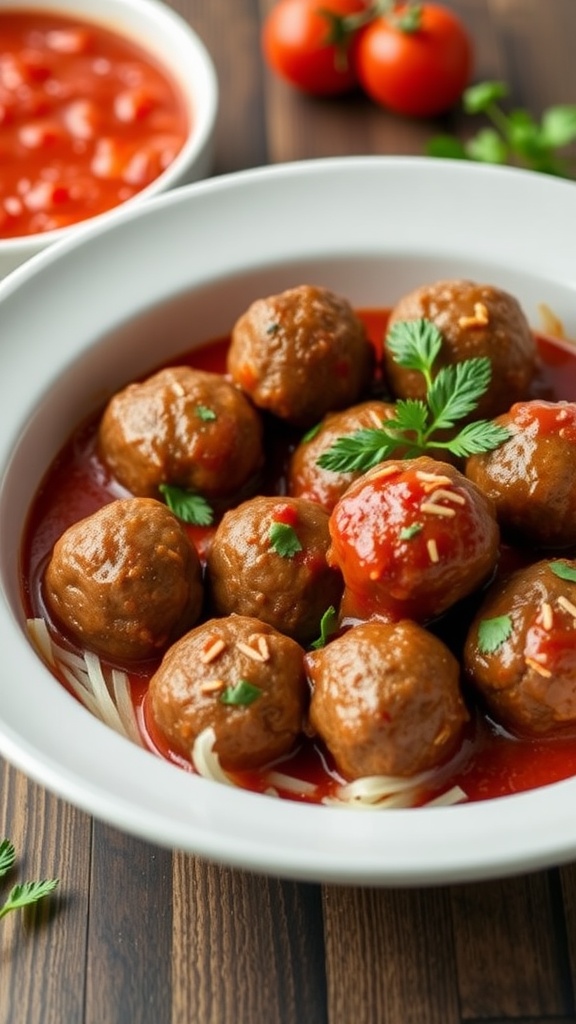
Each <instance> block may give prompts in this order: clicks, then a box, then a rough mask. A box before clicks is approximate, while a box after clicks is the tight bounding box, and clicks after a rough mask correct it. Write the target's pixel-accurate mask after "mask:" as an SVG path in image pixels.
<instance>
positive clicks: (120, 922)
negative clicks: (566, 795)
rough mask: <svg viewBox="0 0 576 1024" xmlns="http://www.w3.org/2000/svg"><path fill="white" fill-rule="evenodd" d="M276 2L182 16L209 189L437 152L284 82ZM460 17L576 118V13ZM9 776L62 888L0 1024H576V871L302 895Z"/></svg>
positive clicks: (490, 74)
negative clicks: (209, 65)
mask: <svg viewBox="0 0 576 1024" xmlns="http://www.w3.org/2000/svg"><path fill="white" fill-rule="evenodd" d="M271 2H272V0H261V2H260V4H259V3H258V0H172V4H173V6H174V8H176V9H178V10H179V11H180V12H181V14H183V15H184V17H186V18H187V19H189V21H190V23H191V24H192V25H193V26H194V27H195V28H196V29H197V30H198V32H199V33H200V34H201V36H202V37H203V39H204V40H205V42H206V44H207V46H208V47H209V49H210V50H211V52H212V54H213V56H214V60H215V62H216V65H217V70H218V73H219V78H220V86H221V113H220V120H219V125H218V135H217V144H216V161H215V168H214V170H215V173H217V174H221V173H223V172H228V171H235V170H238V169H240V168H245V167H251V166H255V165H258V164H264V163H266V162H278V161H284V160H294V159H299V158H309V157H318V156H329V155H337V154H351V153H401V154H408V153H416V154H418V153H422V152H423V149H424V146H425V144H426V140H427V139H428V138H429V137H431V135H433V134H435V133H436V132H437V131H438V129H439V127H443V126H442V125H440V124H439V123H429V122H419V121H408V120H403V119H400V118H395V117H393V116H389V115H387V114H386V113H384V111H383V110H381V109H377V108H376V107H374V106H372V105H371V104H370V103H369V102H368V101H366V100H364V99H363V98H361V97H358V96H354V97H352V98H348V99H343V100H340V101H337V102H321V101H317V100H312V99H307V98H304V97H303V96H300V95H297V94H296V93H294V92H292V91H291V90H290V89H289V88H288V87H286V86H285V85H284V84H283V83H281V82H279V81H278V80H273V79H272V78H271V77H270V76H269V74H268V73H267V72H266V70H265V68H264V67H263V64H262V60H261V56H260V50H259V28H260V23H261V19H262V17H263V16H264V14H265V13H266V11H267V9H269V7H270V5H271ZM452 7H453V8H455V9H456V10H458V11H459V12H460V13H461V15H462V16H463V17H464V19H465V20H466V22H467V24H468V25H469V28H470V30H471V31H472V33H473V35H474V37H475V40H476V53H477V68H476V78H477V80H486V79H502V80H504V81H506V82H508V83H509V84H510V86H511V89H512V96H513V101H514V103H515V104H516V105H518V106H525V107H527V108H528V109H530V110H532V112H533V113H535V114H536V113H539V112H540V111H541V110H542V109H543V108H544V107H546V106H549V105H551V104H554V103H567V102H576V60H575V57H574V42H575V40H576V3H575V0H547V2H544V0H452ZM449 127H450V129H451V130H454V131H456V132H459V133H460V134H463V133H464V132H465V131H466V130H469V125H468V124H467V123H466V122H465V120H459V118H458V117H456V116H455V117H454V118H452V119H451V120H450V121H449ZM566 230H570V227H569V225H566ZM55 727H57V726H56V723H55ZM0 771H1V776H0V838H2V837H3V836H9V837H10V838H11V839H12V841H13V842H14V844H15V845H16V847H17V850H18V851H19V853H20V855H21V856H20V860H19V863H18V867H17V871H16V872H15V876H16V877H15V878H14V881H15V880H17V878H21V879H23V878H25V877H27V878H31V877H44V876H57V877H59V878H60V879H61V882H60V887H59V890H58V894H57V895H56V896H55V897H52V898H50V900H48V901H45V902H44V903H43V904H41V905H39V906H38V908H37V909H38V913H37V914H35V915H33V916H32V918H26V917H25V916H22V915H16V914H13V915H9V916H8V917H7V918H5V919H4V920H3V921H0V1024H40V1022H43V1024H80V1022H86V1024H278V1022H282V1024H328V1022H329V1024H380V1022H383V1024H460V1022H466V1024H472V1022H480V1021H490V1022H491V1024H496V1022H500V1024H501V1022H504V1021H510V1020H512V1021H514V1022H516V1024H528V1022H535V1021H538V1022H543V1021H547V1022H550V1024H552V1022H554V1024H567V1022H568V1021H576V1005H575V985H576V866H567V867H562V868H560V869H553V870H550V871H546V872H540V873H537V874H532V875H530V876H521V877H517V878H513V879H507V880H506V881H503V882H498V881H496V882H490V883H487V882H483V883H480V884H475V885H473V884H467V885H462V886H454V887H443V888H436V889H428V890H401V891H393V890H385V889H383V890H376V889H355V888H347V887H338V886H335V885H331V886H320V885H316V884H297V883H294V882H291V881H283V880H278V879H275V878H264V877H259V876H253V875H251V874H249V873H242V872H239V871H232V870H228V869H227V868H225V867H219V866H214V865H211V864H208V863H205V862H203V861H202V860H199V859H197V858H195V857H193V856H189V855H185V854H182V853H179V852H174V853H172V852H169V851H167V850H163V849H159V848H156V847H154V846H151V845H149V844H148V843H146V842H141V841H139V840H137V839H134V838H132V837H130V836H127V835H123V834H121V833H120V832H118V831H115V830H114V829H112V828H110V827H108V826H107V825H105V824H102V823H101V822H99V821H94V820H92V819H91V818H90V817H88V816H87V815H86V814H84V813H81V812H79V811H77V810H75V809H73V808H71V807H69V806H67V805H66V804H64V803H63V802H62V801H60V800H58V799H56V798H55V797H53V796H52V795H50V794H48V793H47V792H45V791H44V790H43V789H42V788H40V787H39V786H37V785H33V784H32V783H30V782H28V781H27V780H26V778H24V776H23V775H22V774H20V773H19V772H17V771H15V770H14V769H12V768H10V767H9V766H7V765H0ZM568 813H571V811H570V809H569V808H567V814H568ZM534 828H538V822H534ZM486 842H487V843H489V842H490V836H486Z"/></svg>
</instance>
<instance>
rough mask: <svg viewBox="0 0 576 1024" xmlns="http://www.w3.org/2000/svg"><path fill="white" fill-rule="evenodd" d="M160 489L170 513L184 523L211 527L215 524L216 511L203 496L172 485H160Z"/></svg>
mask: <svg viewBox="0 0 576 1024" xmlns="http://www.w3.org/2000/svg"><path fill="white" fill-rule="evenodd" d="M158 489H159V491H160V493H161V494H163V495H164V499H165V501H166V504H167V505H168V508H169V509H170V511H171V512H173V513H174V515H175V516H178V519H181V520H182V522H184V523H190V524H191V525H192V526H210V524H211V523H212V522H213V520H214V511H213V509H212V508H211V506H210V505H209V504H208V502H207V501H206V498H203V497H202V495H201V494H194V492H193V491H186V490H184V489H183V488H182V487H174V486H172V485H171V484H160V487H159V488H158Z"/></svg>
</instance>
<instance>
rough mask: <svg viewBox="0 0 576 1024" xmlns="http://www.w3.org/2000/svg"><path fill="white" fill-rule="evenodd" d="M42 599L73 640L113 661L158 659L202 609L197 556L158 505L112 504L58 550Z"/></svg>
mask: <svg viewBox="0 0 576 1024" xmlns="http://www.w3.org/2000/svg"><path fill="white" fill-rule="evenodd" d="M43 592H44V600H45V603H46V607H47V609H48V611H49V613H50V614H51V615H52V616H54V618H55V619H56V620H58V622H60V623H61V624H62V626H63V628H64V629H65V630H66V631H67V632H68V633H69V634H70V636H71V637H73V639H74V640H76V641H77V642H78V643H79V644H80V645H81V646H82V647H86V648H88V649H91V650H94V651H96V652H97V653H98V654H100V655H102V656H104V657H106V658H109V659H111V660H112V661H115V660H119V661H127V660H128V661H133V660H139V659H144V658H151V657H153V656H157V655H158V654H161V653H162V652H163V650H164V649H165V648H166V647H167V646H168V644H169V643H171V642H172V641H173V640H175V639H176V638H177V637H179V636H181V635H182V633H184V632H185V631H186V630H187V629H190V627H191V626H192V625H194V623H195V622H196V621H197V619H198V617H199V615H200V612H201V609H202V602H203V587H202V573H201V567H200V560H199V558H198V555H197V553H196V549H195V548H194V547H193V545H192V544H191V542H190V541H189V539H188V537H187V535H186V532H185V530H184V528H183V527H182V525H181V524H180V523H179V521H178V520H177V519H176V517H175V516H174V515H173V514H172V512H170V510H169V509H168V508H166V506H165V505H163V504H162V503H161V502H159V501H156V500H154V499H153V498H125V499H119V500H117V501H112V502H111V503H110V504H108V505H104V507H103V508H101V509H99V510H98V511H97V512H94V513H93V514H92V515H90V516H88V517H87V518H85V519H82V520H80V521H79V522H77V523H74V524H73V525H72V526H70V527H69V528H68V529H67V530H66V531H65V532H64V533H63V534H62V536H61V537H60V538H59V539H58V540H57V541H56V544H55V545H54V548H53V551H52V555H51V558H50V560H49V562H48V566H47V568H46V572H45V575H44V588H43Z"/></svg>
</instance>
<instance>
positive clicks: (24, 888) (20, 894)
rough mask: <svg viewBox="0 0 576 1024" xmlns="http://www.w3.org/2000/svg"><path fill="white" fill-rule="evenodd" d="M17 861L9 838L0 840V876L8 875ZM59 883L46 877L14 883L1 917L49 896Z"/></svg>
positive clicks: (0, 909)
mask: <svg viewBox="0 0 576 1024" xmlns="http://www.w3.org/2000/svg"><path fill="white" fill-rule="evenodd" d="M15 863H16V850H15V848H14V845H13V843H11V842H10V840H9V839H3V840H2V842H0V878H3V877H4V875H7V874H8V872H9V871H10V869H11V868H12V867H13V866H14V864H15ZM57 885H58V879H57V878H44V879H41V880H40V881H37V882H21V883H18V884H17V885H13V886H12V888H11V889H10V892H9V893H8V896H7V897H6V899H5V901H4V903H2V904H1V905H0V918H2V917H5V916H6V914H9V913H10V911H11V910H21V909H22V908H23V907H29V906H31V905H32V904H33V903H37V902H38V900H41V899H43V898H44V896H48V894H49V893H51V892H52V891H53V890H54V889H55V888H56V886H57Z"/></svg>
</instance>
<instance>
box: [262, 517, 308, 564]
mask: <svg viewBox="0 0 576 1024" xmlns="http://www.w3.org/2000/svg"><path fill="white" fill-rule="evenodd" d="M268 538H269V540H270V544H271V546H272V548H273V549H274V551H275V552H276V554H277V555H280V557H281V558H293V557H294V555H296V554H297V553H298V551H302V545H301V543H300V541H299V540H298V534H297V533H296V530H295V529H294V527H293V526H290V524H289V523H272V526H271V527H270V530H269V532H268Z"/></svg>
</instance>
